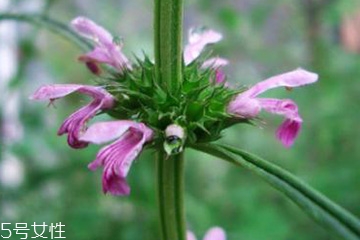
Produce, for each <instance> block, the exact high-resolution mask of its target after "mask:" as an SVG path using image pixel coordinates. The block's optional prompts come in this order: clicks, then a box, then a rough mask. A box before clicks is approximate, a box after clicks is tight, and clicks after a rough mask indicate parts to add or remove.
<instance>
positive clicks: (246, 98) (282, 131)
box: [227, 69, 318, 147]
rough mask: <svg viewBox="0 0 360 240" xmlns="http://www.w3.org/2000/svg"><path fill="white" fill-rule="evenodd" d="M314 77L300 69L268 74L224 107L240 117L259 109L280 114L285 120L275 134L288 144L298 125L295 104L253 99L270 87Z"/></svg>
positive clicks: (295, 84) (306, 81) (299, 83)
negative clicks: (264, 78) (267, 77)
mask: <svg viewBox="0 0 360 240" xmlns="http://www.w3.org/2000/svg"><path fill="white" fill-rule="evenodd" d="M317 79H318V75H317V74H315V73H311V72H308V71H305V70H303V69H297V70H294V71H291V72H287V73H284V74H281V75H277V76H274V77H271V78H269V79H267V80H265V81H262V82H260V83H258V84H255V85H254V86H253V87H251V88H250V89H248V90H247V91H245V92H243V93H240V94H239V95H237V96H236V98H235V99H233V100H232V101H231V102H230V104H229V105H228V108H227V110H228V112H229V113H230V114H234V115H236V116H237V117H240V118H254V117H256V116H257V115H258V114H259V113H260V111H261V110H262V109H263V110H265V111H267V112H270V113H274V114H278V115H283V116H284V117H285V121H284V122H283V123H282V124H281V125H280V127H279V128H278V130H277V132H276V136H277V138H278V139H279V140H280V141H281V142H282V144H283V145H284V146H285V147H290V146H291V145H292V144H293V143H294V141H295V139H296V137H297V135H298V133H299V131H300V129H301V124H302V119H301V117H300V115H299V112H298V107H297V105H296V103H294V102H293V101H292V100H289V99H283V100H280V99H272V98H257V96H258V95H259V94H261V93H263V92H265V91H267V90H269V89H272V88H277V87H287V88H293V87H299V86H302V85H306V84H310V83H314V82H316V81H317Z"/></svg>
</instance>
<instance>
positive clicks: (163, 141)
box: [31, 17, 317, 239]
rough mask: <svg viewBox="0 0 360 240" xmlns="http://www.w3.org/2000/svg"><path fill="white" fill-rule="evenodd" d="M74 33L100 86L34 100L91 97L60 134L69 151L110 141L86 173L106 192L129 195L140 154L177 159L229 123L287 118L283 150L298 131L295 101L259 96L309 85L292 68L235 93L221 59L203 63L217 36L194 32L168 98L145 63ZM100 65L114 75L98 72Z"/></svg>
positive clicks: (57, 89)
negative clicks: (98, 173)
mask: <svg viewBox="0 0 360 240" xmlns="http://www.w3.org/2000/svg"><path fill="white" fill-rule="evenodd" d="M72 26H73V28H74V29H75V30H76V31H77V32H78V33H79V34H81V35H82V36H84V37H86V38H87V39H90V40H91V41H92V42H93V43H94V49H93V50H92V51H91V52H88V53H86V54H84V55H82V56H80V57H79V59H80V60H81V61H82V62H84V63H85V64H86V66H87V67H88V68H89V70H90V71H91V72H93V73H94V74H96V75H97V76H98V77H99V78H100V83H99V85H97V86H88V85H79V84H63V85H59V84H53V85H46V86H42V87H40V88H39V90H37V91H36V92H35V93H34V94H33V95H32V96H31V98H32V99H35V100H49V101H54V100H56V99H58V98H62V97H65V96H67V95H68V94H71V93H75V92H77V93H82V94H86V95H89V96H91V97H92V98H93V100H92V101H91V102H90V103H89V104H87V105H85V106H83V107H82V108H80V109H79V110H77V111H76V112H75V113H73V114H72V115H70V116H69V117H68V118H67V119H66V120H65V121H64V123H63V124H62V125H61V127H60V129H59V131H58V134H59V135H62V134H68V143H69V145H70V146H71V147H73V148H83V147H86V146H87V145H88V144H89V143H94V144H104V143H106V142H109V141H113V142H112V143H111V144H110V145H107V146H104V147H103V148H102V149H101V150H100V151H99V153H98V154H97V156H96V158H95V160H94V161H93V162H92V163H90V164H89V168H90V169H91V170H95V169H97V168H98V167H100V166H103V167H104V170H103V179H102V183H103V184H102V185H103V191H104V192H105V193H107V192H109V193H111V194H113V195H127V194H129V193H130V187H129V185H128V184H127V182H126V176H127V174H128V172H129V169H130V166H131V163H132V162H133V161H134V160H135V159H136V158H137V156H138V155H139V154H140V152H141V151H142V149H144V148H145V147H153V146H156V147H158V146H163V147H164V148H165V150H166V152H167V154H177V153H178V152H180V151H182V150H183V148H184V147H186V146H187V145H189V144H196V143H199V142H210V141H214V140H217V139H219V138H220V137H221V132H222V130H224V129H225V128H228V127H230V126H232V125H234V124H238V123H250V122H252V121H253V120H256V118H257V117H258V115H259V113H260V112H261V110H264V111H267V112H270V113H274V114H278V115H282V116H284V118H285V121H284V122H283V124H282V125H281V126H280V127H279V129H278V131H277V134H276V135H277V137H278V139H279V140H280V141H281V142H282V143H283V144H284V145H285V146H286V147H289V146H291V145H292V144H293V142H294V140H295V138H296V137H297V135H298V133H299V131H300V128H301V124H302V122H303V120H302V118H301V117H300V114H299V112H298V107H297V105H296V104H295V103H294V102H293V101H292V100H289V99H270V98H259V97H258V96H259V95H260V94H261V93H263V92H265V91H267V90H269V89H272V88H276V87H288V88H293V87H299V86H302V85H306V84H310V83H314V82H315V81H316V80H317V75H316V74H314V73H311V72H308V71H305V70H302V69H297V70H294V71H290V72H288V73H284V74H280V75H277V76H275V77H272V78H269V79H267V80H265V81H263V82H260V83H258V84H255V85H254V86H253V87H251V88H248V89H247V88H240V89H235V88H233V87H231V86H229V84H228V83H227V81H226V75H225V73H224V71H223V69H222V67H223V66H225V65H227V64H228V61H227V60H226V59H223V58H219V57H215V58H210V59H207V60H206V59H205V60H204V59H203V57H202V52H203V50H204V48H205V47H206V46H207V45H208V44H213V43H216V42H218V41H220V40H221V39H222V35H221V34H220V33H218V32H216V31H213V30H209V29H192V30H191V31H190V33H189V43H188V44H187V45H186V46H185V48H184V55H183V56H184V57H183V58H184V64H183V65H184V69H183V79H182V83H181V89H180V91H178V92H177V93H168V92H166V91H165V90H164V89H162V88H161V87H160V86H159V85H158V84H157V79H155V69H154V63H153V62H152V61H151V60H150V59H149V58H148V57H146V56H145V57H144V59H142V60H140V59H139V58H138V59H136V61H134V62H133V63H131V62H130V61H129V60H128V58H127V57H126V56H125V55H124V53H123V52H122V47H123V44H122V42H121V41H119V40H118V38H114V37H112V35H111V34H110V33H109V32H108V31H107V30H105V29H104V28H102V27H101V26H99V25H97V24H96V23H94V22H93V21H91V20H89V19H87V18H84V17H78V18H76V19H74V20H73V21H72ZM102 64H105V65H107V66H108V67H110V68H112V70H111V71H102V66H101V65H102ZM107 69H108V68H107ZM100 113H107V114H109V115H110V116H112V117H113V118H114V120H112V121H107V122H97V123H94V124H93V125H91V126H90V127H88V126H87V124H86V123H87V122H88V121H89V120H90V119H91V118H93V117H95V116H96V115H97V114H100ZM214 234H215V233H214ZM214 234H213V235H214ZM190 239H191V237H190ZM205 239H224V238H222V237H219V238H206V237H205Z"/></svg>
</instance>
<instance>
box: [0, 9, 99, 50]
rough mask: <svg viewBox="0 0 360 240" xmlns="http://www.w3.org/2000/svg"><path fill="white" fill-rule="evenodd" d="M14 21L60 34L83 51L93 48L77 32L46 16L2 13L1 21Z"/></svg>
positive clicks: (0, 14)
mask: <svg viewBox="0 0 360 240" xmlns="http://www.w3.org/2000/svg"><path fill="white" fill-rule="evenodd" d="M5 20H12V21H20V22H26V23H30V24H34V25H38V26H41V27H45V28H47V29H49V30H50V31H52V32H54V33H56V34H59V35H61V36H63V37H65V38H67V39H68V40H70V41H71V42H73V43H75V44H76V45H78V46H79V47H80V48H81V49H82V50H84V51H88V50H89V49H91V48H92V46H91V44H90V43H88V42H87V41H86V40H85V39H84V38H82V37H81V36H79V35H78V34H77V33H76V32H74V31H73V30H72V29H70V28H69V27H68V26H67V25H65V24H63V23H61V22H58V21H56V20H54V19H51V18H49V17H47V16H45V15H40V14H13V13H0V21H5Z"/></svg>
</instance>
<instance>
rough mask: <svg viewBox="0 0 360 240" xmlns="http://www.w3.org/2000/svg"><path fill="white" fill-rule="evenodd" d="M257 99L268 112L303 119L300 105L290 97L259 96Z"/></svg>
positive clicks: (298, 119)
mask: <svg viewBox="0 0 360 240" xmlns="http://www.w3.org/2000/svg"><path fill="white" fill-rule="evenodd" d="M257 100H258V101H259V103H260V106H261V108H262V109H264V110H265V111H267V112H270V113H273V114H278V115H282V116H285V117H286V118H289V119H293V120H297V121H301V118H300V116H299V112H298V106H297V105H296V103H295V102H294V101H292V100H290V99H275V98H258V99H257Z"/></svg>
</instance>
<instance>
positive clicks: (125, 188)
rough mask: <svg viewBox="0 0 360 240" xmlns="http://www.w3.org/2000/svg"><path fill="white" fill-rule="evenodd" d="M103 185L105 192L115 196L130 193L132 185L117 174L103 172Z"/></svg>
mask: <svg viewBox="0 0 360 240" xmlns="http://www.w3.org/2000/svg"><path fill="white" fill-rule="evenodd" d="M102 186H103V192H104V194H106V193H108V192H110V194H111V195H114V196H124V195H129V194H130V186H129V184H128V183H127V182H126V179H125V178H123V177H119V176H117V175H115V174H113V175H106V174H103V180H102Z"/></svg>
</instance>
